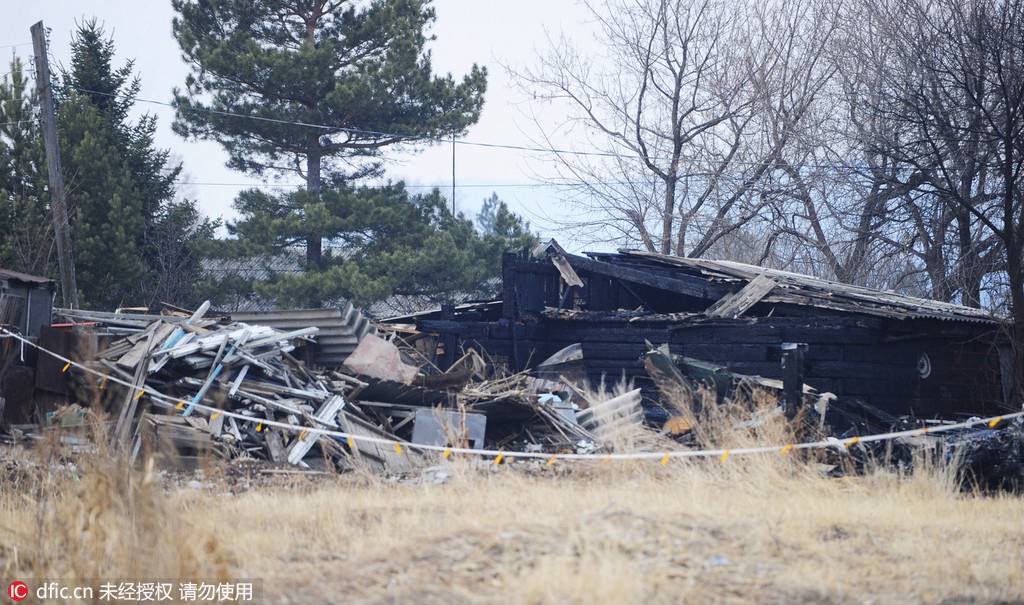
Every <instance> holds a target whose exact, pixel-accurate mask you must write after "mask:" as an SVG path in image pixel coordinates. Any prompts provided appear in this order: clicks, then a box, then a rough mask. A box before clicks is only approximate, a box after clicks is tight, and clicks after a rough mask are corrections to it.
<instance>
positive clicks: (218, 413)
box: [210, 412, 220, 422]
mask: <svg viewBox="0 0 1024 605" xmlns="http://www.w3.org/2000/svg"><path fill="white" fill-rule="evenodd" d="M218 418H220V412H214V413H213V415H212V416H210V422H213V421H214V420H216V419H218Z"/></svg>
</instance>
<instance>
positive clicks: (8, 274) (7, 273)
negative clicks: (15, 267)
mask: <svg viewBox="0 0 1024 605" xmlns="http://www.w3.org/2000/svg"><path fill="white" fill-rule="evenodd" d="M0 279H2V280H7V281H20V282H24V283H27V284H39V285H44V284H53V283H54V282H53V280H52V279H49V278H47V277H39V276H38V275H29V274H28V273H21V272H20V271H11V270H10V269H0Z"/></svg>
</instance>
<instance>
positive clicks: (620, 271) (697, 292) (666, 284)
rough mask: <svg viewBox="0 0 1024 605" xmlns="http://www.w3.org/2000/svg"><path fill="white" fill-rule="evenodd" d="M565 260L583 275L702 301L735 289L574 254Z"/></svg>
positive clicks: (713, 298)
mask: <svg viewBox="0 0 1024 605" xmlns="http://www.w3.org/2000/svg"><path fill="white" fill-rule="evenodd" d="M565 258H566V259H567V260H568V261H569V264H571V265H572V266H573V267H575V268H576V269H578V270H580V271H583V272H585V273H591V274H595V275H603V276H605V277H611V278H614V279H617V280H619V281H625V282H630V283H634V284H642V285H644V286H649V287H651V288H657V289H659V290H665V291H668V292H674V293H676V294H682V295H684V296H692V297H694V298H700V299H704V300H718V299H719V298H721V297H722V296H725V295H726V294H729V293H731V292H734V291H735V290H736V288H734V287H730V286H726V285H724V284H716V283H712V282H710V281H708V280H706V279H704V278H701V277H696V276H693V275H683V274H678V273H677V274H676V275H675V276H673V277H666V276H663V275H657V274H654V273H652V272H649V271H643V270H640V269H633V268H631V267H623V266H620V265H616V264H612V263H606V262H601V261H597V260H592V259H589V258H586V257H584V256H577V255H575V254H566V255H565Z"/></svg>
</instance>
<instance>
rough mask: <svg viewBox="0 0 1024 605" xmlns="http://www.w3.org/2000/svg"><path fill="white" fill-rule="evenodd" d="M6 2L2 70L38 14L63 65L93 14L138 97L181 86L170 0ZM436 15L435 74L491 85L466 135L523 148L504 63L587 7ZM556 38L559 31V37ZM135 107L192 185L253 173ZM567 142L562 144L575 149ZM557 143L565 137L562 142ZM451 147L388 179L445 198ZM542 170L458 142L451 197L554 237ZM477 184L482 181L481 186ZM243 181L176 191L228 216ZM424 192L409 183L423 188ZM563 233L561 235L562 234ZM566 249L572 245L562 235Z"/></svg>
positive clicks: (397, 161)
mask: <svg viewBox="0 0 1024 605" xmlns="http://www.w3.org/2000/svg"><path fill="white" fill-rule="evenodd" d="M10 4H13V6H11V5H9V6H7V7H6V10H5V11H4V12H5V17H4V19H3V20H0V58H2V59H3V61H2V63H0V65H2V66H4V68H3V69H0V73H3V72H6V71H7V69H6V64H7V62H8V61H9V59H10V56H11V54H12V53H17V54H18V55H19V56H21V57H22V58H23V59H24V60H26V62H27V61H28V60H29V59H30V57H31V53H32V47H31V45H19V46H16V47H13V48H4V47H3V46H4V45H7V44H22V43H26V42H29V41H30V39H31V38H30V36H29V27H30V26H31V25H32V24H33V23H35V22H36V21H38V20H40V19H42V20H43V22H44V24H45V25H46V26H47V28H49V29H51V30H52V31H51V35H50V45H51V47H50V53H51V56H52V57H53V58H54V59H55V60H56V61H57V62H58V63H62V64H67V63H68V60H69V57H70V51H69V46H70V38H71V33H72V31H73V30H74V28H75V23H76V21H81V20H82V19H84V18H89V17H97V18H98V19H99V20H100V21H101V22H102V23H103V24H104V26H105V28H106V30H107V32H108V33H110V34H112V35H113V37H114V43H115V46H116V49H117V53H118V55H117V60H118V63H117V65H118V66H120V65H121V64H122V63H123V62H124V61H125V60H127V59H134V60H135V68H136V72H137V73H138V75H140V76H141V78H142V90H141V91H140V93H139V97H140V98H142V99H153V100H158V101H164V102H166V101H169V100H170V99H171V89H172V88H173V87H175V86H179V87H180V86H182V85H183V84H184V80H185V76H186V74H187V73H188V67H187V66H186V65H185V63H184V62H183V61H182V60H181V56H180V54H179V50H178V46H177V43H176V41H175V40H174V37H173V35H172V33H171V19H172V17H173V13H174V11H173V10H172V8H171V5H170V2H169V0H145V1H139V0H135V1H127V0H46V1H45V2H17V3H10ZM434 7H435V10H436V12H437V21H436V22H435V25H434V28H433V30H432V31H433V33H434V34H435V35H436V36H437V40H436V41H435V42H434V43H433V44H432V45H431V50H432V51H433V58H434V68H435V71H437V72H439V73H445V72H452V73H453V74H454V75H455V76H456V77H461V76H462V75H463V74H465V73H466V72H467V71H468V70H469V67H470V66H471V65H472V64H473V63H474V62H475V63H478V64H481V65H486V66H487V67H488V70H489V76H488V87H487V88H488V89H487V94H486V100H485V104H484V110H483V114H482V116H481V119H480V121H479V123H477V124H476V125H474V126H473V127H471V128H470V129H469V133H468V134H467V136H466V139H467V140H472V141H482V142H491V143H502V144H513V145H516V144H518V145H524V144H525V145H529V144H530V134H531V132H532V130H531V129H532V123H531V122H530V121H529V120H527V119H524V118H523V117H522V115H523V104H524V103H529V100H528V99H523V98H522V96H521V94H520V93H519V92H518V91H517V90H516V89H515V87H514V86H513V83H512V81H511V80H510V78H509V76H508V75H507V73H506V70H505V69H504V67H503V65H510V66H514V67H522V66H525V65H528V64H530V63H532V62H533V61H534V60H535V58H536V56H537V52H538V51H539V50H543V48H544V46H545V45H546V43H547V36H546V33H545V32H551V33H552V34H557V33H559V32H560V31H564V32H566V33H568V34H569V35H570V36H572V37H573V38H581V39H583V40H581V41H583V42H585V41H586V40H585V39H587V38H589V34H588V32H589V31H590V29H589V28H590V24H589V23H588V22H587V13H586V10H585V8H584V7H582V6H580V5H579V4H578V3H577V2H576V1H575V0H511V1H510V0H435V2H434ZM555 37H556V36H555ZM137 110H138V111H139V112H140V113H141V112H150V113H154V114H156V115H157V117H158V118H159V122H158V123H159V130H158V135H157V142H158V144H159V145H160V146H161V147H164V148H169V149H170V150H171V151H172V153H173V154H175V155H176V156H178V157H180V158H181V160H182V161H183V162H184V175H185V176H184V178H183V180H186V181H190V182H195V183H253V182H257V179H255V178H254V177H252V176H249V175H246V174H243V173H239V172H235V171H232V170H229V169H228V168H227V167H226V166H225V165H224V163H225V161H226V154H225V153H224V151H223V150H222V149H221V147H220V146H219V145H218V144H216V143H214V142H191V141H186V140H183V139H182V138H180V137H178V136H177V135H175V134H174V133H173V132H172V131H171V128H170V123H171V118H172V115H173V110H172V109H170V108H168V107H163V106H160V105H153V104H146V103H139V104H138V105H137ZM572 143H573V142H572V141H565V142H564V145H567V146H570V147H571V146H572ZM560 144H561V142H560ZM451 153H452V150H451V146H450V145H444V146H438V147H434V148H428V149H425V150H424V151H422V152H420V153H417V154H413V155H408V154H407V155H403V156H398V155H396V154H389V155H387V156H386V157H387V158H388V159H389V163H388V164H387V171H388V174H389V175H390V176H391V178H394V179H405V181H406V182H407V183H408V184H409V185H412V186H415V185H435V184H437V185H444V186H445V188H443V189H442V191H444V194H445V196H446V197H448V196H450V195H451V189H450V186H451V160H452V158H451ZM538 172H544V167H543V165H539V164H538V157H537V156H536V155H534V154H529V153H524V152H517V151H511V150H497V149H484V148H479V147H468V146H459V147H458V148H457V157H456V180H457V183H459V184H460V185H464V186H465V185H470V186H467V187H463V188H459V189H458V190H457V194H456V200H457V204H458V208H459V210H460V211H464V212H466V213H467V214H470V215H475V213H476V211H477V210H478V209H479V207H480V205H481V202H482V200H483V199H484V198H485V197H488V196H489V195H490V194H491V192H492V191H495V192H497V193H498V195H499V196H500V197H501V198H502V199H504V200H505V201H506V202H508V204H509V205H510V206H511V207H512V209H513V210H514V211H516V212H519V213H520V214H523V215H524V216H525V217H526V218H527V219H528V220H531V223H532V224H533V227H534V228H535V229H538V230H540V231H541V232H542V235H544V236H557V235H558V234H557V233H554V232H552V231H551V230H550V225H546V224H544V221H543V220H542V218H541V217H542V216H550V215H557V214H559V210H560V204H559V200H558V193H557V191H555V190H553V189H551V188H545V187H536V186H534V187H523V186H518V187H517V186H511V185H523V184H529V183H535V182H536V181H535V177H536V175H537V174H538ZM477 185H483V186H477ZM240 188H241V187H238V186H230V185H186V186H183V187H182V193H184V194H185V195H187V196H188V197H190V198H194V199H197V200H198V201H199V204H200V206H201V208H202V209H203V211H204V212H205V213H207V214H208V215H210V216H213V217H221V218H224V219H228V220H230V219H232V218H234V217H235V214H234V212H233V210H232V208H231V203H232V200H233V199H234V196H235V194H236V193H237V192H238V190H239V189H240ZM419 190H421V189H414V191H419ZM563 240H564V238H563ZM562 243H563V244H567V247H570V248H572V247H575V246H573V245H572V242H569V241H563V242H562Z"/></svg>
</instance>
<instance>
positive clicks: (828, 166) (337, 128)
mask: <svg viewBox="0 0 1024 605" xmlns="http://www.w3.org/2000/svg"><path fill="white" fill-rule="evenodd" d="M74 90H76V91H78V92H84V93H88V94H97V95H101V96H107V97H114V98H116V97H118V95H117V93H110V92H103V91H99V90H90V89H88V88H80V87H74ZM11 100H14V101H20V100H24V99H23V98H14V99H11ZM124 100H130V101H133V102H139V103H150V104H153V105H160V106H163V107H169V108H171V109H177V108H176V107H175V106H174V104H173V103H168V102H165V101H157V100H154V99H144V98H142V97H139V96H126V97H124ZM189 111H194V112H199V113H211V114H215V115H222V116H227V117H235V118H243V119H249V120H256V121H260V122H269V123H274V124H284V125H291V126H302V127H306V128H317V129H321V130H330V131H334V132H347V133H352V134H364V135H371V136H382V137H391V138H396V139H404V140H408V141H430V142H434V143H444V144H455V145H467V146H472V147H484V148H490V149H509V150H513V151H527V152H534V153H553V154H556V155H577V156H594V157H606V158H619V159H626V160H637V159H639V158H638V157H637V156H634V155H628V154H624V153H614V152H605V151H580V150H574V149H560V148H556V147H552V148H547V147H531V146H528V145H515V144H509V143H489V142H484V141H470V140H466V139H454V140H452V139H442V138H438V137H423V136H416V135H409V134H400V133H394V132H384V131H378V130H365V129H360V128H348V127H343V126H329V125H326V124H315V123H310V122H300V121H296V120H281V119H278V118H267V117H264V116H254V115H247V114H241V113H234V112H228V111H220V110H216V109H199V108H191V109H189ZM651 159H667V158H661V157H654V158H651ZM682 159H685V158H682ZM727 163H728V164H731V165H736V166H761V165H763V164H764V163H765V162H764V161H756V162H754V161H743V160H729V161H728V162H727ZM768 163H769V164H771V163H773V162H768ZM794 167H795V168H817V169H830V170H848V171H860V170H871V166H868V165H853V164H836V163H830V164H823V163H813V164H811V163H803V162H796V163H795V166H794ZM725 174H726V173H720V172H718V171H714V170H712V171H707V172H690V173H681V174H679V175H678V176H679V177H680V178H684V177H693V176H707V177H720V176H724V175H725ZM617 183H618V184H637V183H640V181H620V182H617ZM612 184H615V183H612ZM444 186H445V187H447V186H448V185H447V184H446V185H444ZM545 186H546V185H545Z"/></svg>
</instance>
